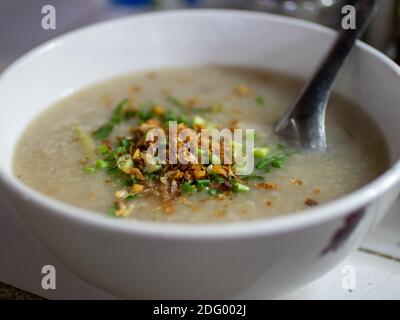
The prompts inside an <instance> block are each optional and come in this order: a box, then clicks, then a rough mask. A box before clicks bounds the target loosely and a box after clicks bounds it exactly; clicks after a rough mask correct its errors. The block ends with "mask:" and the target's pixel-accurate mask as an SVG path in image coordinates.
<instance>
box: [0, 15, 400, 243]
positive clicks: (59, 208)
mask: <svg viewBox="0 0 400 320" xmlns="http://www.w3.org/2000/svg"><path fill="white" fill-rule="evenodd" d="M215 15H218V17H219V18H220V17H221V15H225V16H236V17H238V18H248V19H261V20H265V21H274V22H278V23H282V24H289V25H293V26H296V27H299V28H305V29H309V30H310V31H313V32H320V33H324V34H326V35H327V36H333V35H335V34H336V31H334V30H332V29H330V28H327V27H324V26H321V25H318V24H315V23H312V22H307V21H304V20H300V19H296V18H291V17H285V16H279V15H274V14H267V13H260V12H251V11H244V10H229V9H198V10H187V9H183V10H171V11H162V12H151V13H142V14H137V15H133V16H127V17H122V18H117V19H111V20H107V21H103V22H99V23H95V24H92V25H89V26H86V27H83V28H79V29H77V30H73V31H70V32H67V33H65V34H62V35H61V36H57V37H55V38H53V39H51V40H49V41H47V42H45V43H43V44H41V45H39V46H38V47H36V48H34V49H32V50H30V51H29V52H28V53H26V54H24V55H23V56H21V57H20V58H19V59H17V60H16V61H15V62H13V63H12V64H11V65H10V66H8V67H7V68H6V69H5V70H4V71H3V72H2V73H1V74H0V86H1V84H2V82H3V81H6V78H7V76H8V75H9V74H12V73H13V71H14V70H15V69H17V68H19V67H23V65H24V63H29V62H30V61H31V60H33V59H34V58H35V57H36V56H38V55H41V54H42V53H43V52H46V51H48V50H51V49H52V48H54V47H57V46H61V45H63V44H64V43H65V42H68V41H69V40H70V39H72V38H74V37H77V36H80V35H81V34H82V33H85V32H90V31H91V30H93V29H97V28H106V27H112V26H113V25H114V24H116V23H117V24H120V23H126V22H129V21H131V20H135V21H136V20H139V19H142V20H145V19H148V20H150V21H151V20H153V19H163V18H186V19H187V18H189V17H191V16H192V17H193V16H197V17H198V16H204V17H210V16H215ZM356 46H357V47H358V48H359V49H361V50H362V51H364V52H365V53H366V54H369V55H371V56H373V57H374V58H375V59H378V60H380V61H381V62H382V63H384V64H386V65H387V66H388V67H390V68H391V69H392V71H394V72H395V73H396V74H397V76H398V77H399V79H400V67H399V66H398V65H397V64H396V63H395V62H394V61H392V60H391V59H390V58H389V57H387V56H385V55H384V54H383V53H381V52H379V51H378V50H376V49H374V48H372V47H371V46H369V45H367V44H366V43H363V42H361V41H358V42H357V44H356ZM13 154H14V153H13ZM0 182H1V183H2V184H3V185H4V186H5V187H6V189H7V190H8V191H12V192H14V193H16V194H18V195H19V199H18V201H22V199H23V200H24V201H32V202H33V203H34V204H35V205H37V206H39V207H41V208H43V209H49V210H50V211H51V214H57V215H60V216H61V218H63V219H67V220H70V221H71V222H74V223H78V224H83V225H85V226H88V227H95V228H99V229H103V230H107V231H110V232H122V233H127V234H132V233H134V234H137V235H142V236H150V237H153V238H164V239H165V238H184V239H203V240H205V239H228V238H233V237H235V238H238V237H255V236H260V235H266V234H271V235H272V234H277V233H284V232H291V231H295V230H299V229H302V228H307V227H311V226H315V225H318V224H322V223H324V222H327V221H330V220H334V219H339V218H342V217H343V216H346V215H347V214H350V213H351V212H354V211H356V210H358V209H360V208H363V207H365V206H367V205H368V204H369V203H371V202H372V201H373V200H374V199H376V198H377V197H379V196H380V195H382V194H384V193H386V192H388V191H389V189H391V188H393V187H395V186H396V185H399V184H400V160H396V161H395V162H394V164H393V165H392V166H391V167H389V168H388V169H387V170H386V171H385V172H384V173H383V174H381V175H380V176H379V177H377V178H376V179H375V180H373V181H371V182H369V183H368V184H366V185H365V186H363V187H361V188H359V189H356V190H355V191H353V192H351V193H349V194H346V195H344V196H342V197H340V198H338V199H336V200H332V201H330V202H328V203H325V204H322V205H321V206H318V207H315V208H310V209H305V210H302V211H300V212H298V213H296V214H287V215H282V216H278V217H274V218H266V219H255V220H246V221H237V222H236V221H235V222H221V223H201V224H188V223H171V222H152V221H141V220H135V219H130V220H126V219H116V218H111V217H108V216H106V215H101V214H99V213H98V212H94V211H91V210H86V209H82V208H79V207H76V206H73V205H70V204H67V203H64V202H62V201H59V200H56V199H52V198H50V197H48V196H46V195H44V194H42V193H40V192H38V191H36V190H34V189H33V188H31V187H29V186H27V185H25V184H24V183H22V182H21V181H19V180H18V179H17V178H16V177H15V176H14V175H12V174H7V173H3V172H2V170H0ZM42 214H43V213H42Z"/></svg>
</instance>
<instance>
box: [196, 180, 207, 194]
mask: <svg viewBox="0 0 400 320" xmlns="http://www.w3.org/2000/svg"><path fill="white" fill-rule="evenodd" d="M196 184H197V191H199V192H201V191H205V190H207V187H208V186H209V184H210V180H208V179H204V180H197V181H196Z"/></svg>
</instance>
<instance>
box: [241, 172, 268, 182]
mask: <svg viewBox="0 0 400 320" xmlns="http://www.w3.org/2000/svg"><path fill="white" fill-rule="evenodd" d="M240 178H241V179H242V180H246V181H250V180H259V181H263V180H264V177H262V176H259V175H257V174H255V173H252V174H250V175H248V176H241V177H240Z"/></svg>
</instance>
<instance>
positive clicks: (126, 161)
mask: <svg viewBox="0 0 400 320" xmlns="http://www.w3.org/2000/svg"><path fill="white" fill-rule="evenodd" d="M117 167H118V168H119V169H120V170H121V171H124V172H128V171H129V169H131V168H133V160H132V157H131V155H129V154H126V155H124V156H122V157H119V158H118V160H117Z"/></svg>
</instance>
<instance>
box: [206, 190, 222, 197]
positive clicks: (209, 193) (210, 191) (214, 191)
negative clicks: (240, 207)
mask: <svg viewBox="0 0 400 320" xmlns="http://www.w3.org/2000/svg"><path fill="white" fill-rule="evenodd" d="M207 194H208V195H209V196H211V197H214V196H217V195H218V194H220V192H219V191H218V189H210V190H208V191H207Z"/></svg>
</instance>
